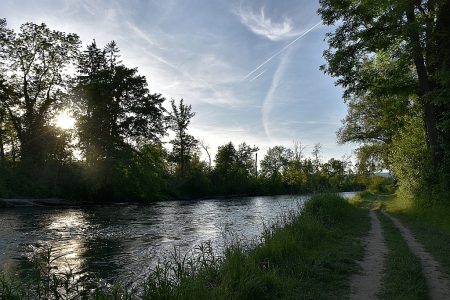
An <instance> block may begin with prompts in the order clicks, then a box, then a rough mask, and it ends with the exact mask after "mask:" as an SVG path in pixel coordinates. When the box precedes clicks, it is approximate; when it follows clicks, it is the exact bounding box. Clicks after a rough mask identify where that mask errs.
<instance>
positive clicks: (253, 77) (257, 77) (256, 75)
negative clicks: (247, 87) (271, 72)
mask: <svg viewBox="0 0 450 300" xmlns="http://www.w3.org/2000/svg"><path fill="white" fill-rule="evenodd" d="M266 71H267V70H264V71H262V72H261V73H259V74H258V75H256V76H255V77H253V78H252V79H250V80H249V81H248V82H252V81H253V80H255V79H256V78H258V77H259V76H261V75H262V74H264V73H266Z"/></svg>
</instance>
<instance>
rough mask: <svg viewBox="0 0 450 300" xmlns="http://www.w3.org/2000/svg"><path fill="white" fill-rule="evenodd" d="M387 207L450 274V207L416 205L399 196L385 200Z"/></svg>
mask: <svg viewBox="0 0 450 300" xmlns="http://www.w3.org/2000/svg"><path fill="white" fill-rule="evenodd" d="M385 205H386V209H387V210H388V211H389V212H390V213H392V214H393V215H395V216H396V217H398V218H399V219H400V221H402V222H403V223H404V224H405V225H406V226H408V227H409V228H410V229H411V231H412V232H413V233H414V235H415V237H416V238H417V240H418V241H419V242H420V243H422V244H423V245H424V246H425V248H426V249H427V250H428V251H429V252H430V253H431V255H433V256H434V257H435V258H436V259H437V261H438V262H439V263H440V264H441V266H442V268H443V270H442V271H444V272H446V273H447V274H448V275H449V276H450V255H449V249H450V207H445V206H441V207H429V208H423V207H416V206H414V205H412V204H410V202H408V201H406V200H404V199H401V198H399V197H393V198H392V199H390V200H387V201H385Z"/></svg>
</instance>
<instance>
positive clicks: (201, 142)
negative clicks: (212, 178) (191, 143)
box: [199, 140, 211, 172]
mask: <svg viewBox="0 0 450 300" xmlns="http://www.w3.org/2000/svg"><path fill="white" fill-rule="evenodd" d="M199 145H200V147H202V149H203V150H205V152H206V155H208V170H209V172H211V154H210V153H209V145H208V144H206V143H205V141H204V140H200V141H199Z"/></svg>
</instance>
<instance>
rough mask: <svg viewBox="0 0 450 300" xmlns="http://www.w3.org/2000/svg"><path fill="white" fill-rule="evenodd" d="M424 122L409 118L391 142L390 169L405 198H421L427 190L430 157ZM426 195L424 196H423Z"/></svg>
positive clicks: (416, 118)
mask: <svg viewBox="0 0 450 300" xmlns="http://www.w3.org/2000/svg"><path fill="white" fill-rule="evenodd" d="M423 128H424V124H423V122H422V120H421V119H420V118H418V117H415V118H409V119H408V120H407V121H406V125H405V127H404V128H403V129H402V130H401V131H400V132H399V133H398V135H397V136H396V137H395V139H394V141H393V143H392V163H391V164H392V169H393V172H394V174H395V176H396V178H397V179H398V181H399V185H400V193H401V194H402V195H403V197H405V198H409V199H416V200H419V199H420V200H423V198H421V197H423V196H424V195H426V194H427V192H429V191H428V190H427V189H428V188H429V187H428V186H427V184H426V177H427V173H428V172H429V169H430V157H429V152H428V151H427V148H426V142H425V132H424V129H423ZM425 197H426V196H425Z"/></svg>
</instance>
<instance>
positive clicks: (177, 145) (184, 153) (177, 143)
mask: <svg viewBox="0 0 450 300" xmlns="http://www.w3.org/2000/svg"><path fill="white" fill-rule="evenodd" d="M171 106H172V111H171V113H170V116H169V124H170V128H171V129H172V130H173V131H174V132H175V138H174V139H173V140H171V141H170V142H171V144H172V154H171V157H172V159H173V161H174V162H176V163H177V164H178V166H179V170H180V173H181V176H185V175H186V172H187V167H188V164H189V161H190V159H191V158H192V155H193V154H194V151H195V150H196V148H197V144H198V141H197V140H196V139H195V138H194V137H193V136H192V135H190V134H188V132H187V130H188V126H189V124H190V123H191V119H192V118H193V117H194V116H195V112H193V111H192V107H191V105H186V104H184V103H183V99H181V100H180V103H179V104H178V106H177V105H176V103H175V100H173V99H172V100H171Z"/></svg>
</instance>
